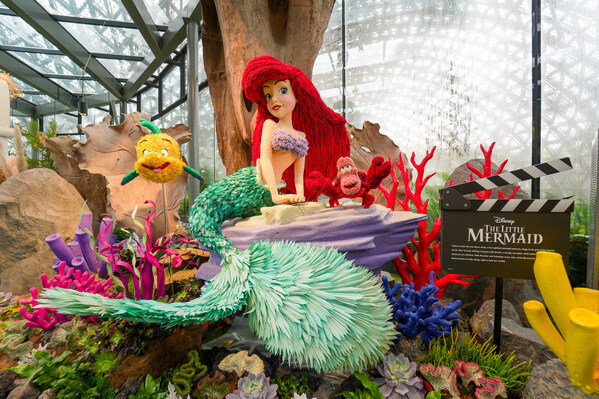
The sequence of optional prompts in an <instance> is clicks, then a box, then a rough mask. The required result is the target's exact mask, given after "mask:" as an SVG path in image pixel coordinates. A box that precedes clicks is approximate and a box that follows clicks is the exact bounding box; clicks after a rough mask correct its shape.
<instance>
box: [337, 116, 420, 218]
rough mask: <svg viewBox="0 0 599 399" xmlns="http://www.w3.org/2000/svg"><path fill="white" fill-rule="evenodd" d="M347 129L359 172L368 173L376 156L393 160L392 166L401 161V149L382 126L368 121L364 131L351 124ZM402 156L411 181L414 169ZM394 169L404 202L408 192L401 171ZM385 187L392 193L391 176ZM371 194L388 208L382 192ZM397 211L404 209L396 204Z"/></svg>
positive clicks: (398, 194)
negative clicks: (382, 131)
mask: <svg viewBox="0 0 599 399" xmlns="http://www.w3.org/2000/svg"><path fill="white" fill-rule="evenodd" d="M346 127H347V133H348V134H349V143H350V146H351V158H352V160H353V161H354V164H355V165H356V168H358V170H361V171H364V172H366V171H367V170H368V168H369V167H370V164H371V163H372V159H373V158H374V157H376V156H381V157H383V158H385V160H386V161H387V160H389V159H391V164H392V165H395V162H396V161H398V160H399V155H400V151H399V147H398V146H397V145H395V143H394V142H393V140H391V139H390V138H389V137H388V136H386V135H384V134H382V133H381V131H380V130H381V126H380V125H379V124H378V123H372V122H368V121H366V122H364V124H363V126H362V129H358V128H357V127H355V126H352V125H350V124H349V123H348V124H347V125H346ZM401 156H402V157H403V160H404V164H405V165H406V168H407V169H408V173H409V174H410V181H411V179H412V169H411V168H410V164H409V161H408V158H407V157H406V156H405V154H403V153H401ZM394 168H395V169H394V170H395V172H396V174H397V175H398V176H397V178H398V179H399V185H398V187H397V197H398V198H399V199H400V200H403V198H404V197H405V195H406V190H405V188H404V185H403V181H402V177H401V173H400V172H399V169H398V168H396V167H394ZM383 186H385V187H386V188H387V190H389V191H391V188H392V187H393V180H392V179H391V177H390V176H389V177H387V178H385V180H383ZM371 194H373V195H374V197H375V203H377V204H381V205H385V206H387V200H386V199H385V196H384V195H383V193H382V192H381V191H380V190H373V191H371ZM395 210H402V209H401V207H399V206H398V205H397V204H396V206H395Z"/></svg>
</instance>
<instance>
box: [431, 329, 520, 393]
mask: <svg viewBox="0 0 599 399" xmlns="http://www.w3.org/2000/svg"><path fill="white" fill-rule="evenodd" d="M514 359H515V357H514V354H513V353H511V354H509V355H507V356H506V355H504V354H502V353H496V347H495V345H493V344H491V342H490V339H489V340H487V341H486V342H484V343H482V344H481V343H479V342H477V341H476V337H475V336H472V335H467V336H465V337H464V338H460V337H459V335H458V331H457V329H452V330H451V334H450V336H449V337H445V336H441V337H439V338H437V339H435V340H433V341H432V342H431V343H430V345H429V350H428V354H427V355H426V356H425V357H424V359H423V363H432V364H433V365H434V366H436V367H437V366H446V367H449V368H453V367H454V364H455V361H456V360H461V361H464V362H473V363H476V364H478V365H479V366H480V368H481V370H482V371H483V372H484V373H485V376H486V377H488V378H495V377H497V378H499V379H501V380H502V381H503V382H504V384H505V387H506V389H507V390H508V391H519V390H521V389H522V388H524V386H525V385H526V378H527V377H528V376H529V375H530V362H528V363H526V362H523V363H518V364H515V363H514Z"/></svg>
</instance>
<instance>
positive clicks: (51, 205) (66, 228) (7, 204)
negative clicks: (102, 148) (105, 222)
mask: <svg viewBox="0 0 599 399" xmlns="http://www.w3.org/2000/svg"><path fill="white" fill-rule="evenodd" d="M83 203H84V202H83V198H81V195H79V193H78V192H77V190H76V189H75V187H73V186H72V185H71V184H69V183H68V182H67V181H66V180H65V179H63V178H62V177H60V176H58V174H56V172H54V171H52V170H50V169H29V170H26V171H24V172H21V173H19V174H18V175H16V176H13V177H11V178H9V179H8V180H6V181H5V182H4V183H2V184H1V185H0V237H2V248H1V250H0V291H11V292H14V293H15V294H25V293H27V292H28V291H29V288H31V287H38V288H41V281H40V275H41V274H42V273H48V274H49V275H54V274H55V273H54V271H53V270H52V258H53V257H54V254H53V253H52V251H50V248H48V245H47V244H46V242H45V238H46V236H48V235H50V234H54V233H58V234H60V235H61V236H62V238H63V239H64V240H65V241H71V240H72V239H73V238H74V237H75V230H76V228H77V221H78V213H79V212H80V211H81V209H82V208H83ZM87 211H88V212H89V210H87Z"/></svg>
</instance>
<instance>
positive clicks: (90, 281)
mask: <svg viewBox="0 0 599 399" xmlns="http://www.w3.org/2000/svg"><path fill="white" fill-rule="evenodd" d="M66 267H67V263H66V262H64V261H63V262H60V265H59V269H58V274H57V275H55V276H53V277H52V278H51V279H50V280H48V276H47V275H46V274H45V273H44V274H42V275H41V276H40V279H41V280H42V286H43V287H44V289H52V288H66V289H71V287H72V286H73V287H74V289H75V290H76V291H79V292H90V293H93V294H98V295H102V296H105V297H107V298H112V297H113V294H112V293H109V292H108V290H109V289H110V287H111V286H112V278H109V279H108V280H106V281H104V282H102V281H100V280H99V279H97V277H96V276H95V275H94V274H90V273H89V272H85V273H81V271H80V270H76V271H75V270H74V269H72V268H71V269H69V270H68V271H66V273H65V270H66ZM73 275H74V276H73ZM73 277H74V278H73ZM29 292H30V293H31V300H30V301H22V302H21V303H22V304H24V305H31V306H33V307H35V306H37V305H38V303H37V298H38V291H37V288H35V287H33V288H31V289H30V290H29ZM122 297H123V293H120V294H118V295H117V296H116V299H120V298H122ZM20 312H21V315H22V316H23V318H25V319H26V320H27V323H26V325H27V326H29V327H33V328H41V329H43V330H46V331H49V330H52V329H53V328H54V327H56V324H62V323H65V322H67V321H68V320H69V319H68V317H67V316H66V315H63V314H61V313H59V312H58V311H56V310H55V309H50V308H39V309H34V310H33V313H29V311H28V310H27V308H26V307H25V306H23V307H21V309H20Z"/></svg>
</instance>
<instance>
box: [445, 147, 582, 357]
mask: <svg viewBox="0 0 599 399" xmlns="http://www.w3.org/2000/svg"><path fill="white" fill-rule="evenodd" d="M570 169H572V163H571V161H570V159H569V158H563V159H558V160H554V161H549V162H544V163H540V164H537V165H533V166H529V167H526V168H523V169H518V170H514V171H512V172H504V173H501V174H499V175H495V176H490V177H486V178H483V179H479V180H474V181H471V182H467V183H463V184H459V185H456V186H451V187H445V188H443V189H441V190H440V193H441V202H440V204H441V265H442V267H443V269H444V270H445V271H446V272H448V273H457V274H470V275H476V276H492V277H496V280H495V325H494V334H493V343H494V344H495V345H496V346H497V348H498V349H499V346H500V344H501V308H502V301H503V278H504V277H509V278H522V279H534V271H533V265H534V261H535V256H536V253H537V252H538V251H550V252H558V253H559V254H561V255H562V257H563V259H564V263H565V264H567V262H568V250H569V240H570V212H572V211H573V210H574V201H573V200H541V199H535V200H533V199H467V198H465V197H464V195H466V194H472V193H475V192H478V191H484V190H488V189H492V188H498V187H501V186H505V185H508V184H515V183H518V182H521V181H525V180H529V179H533V178H538V177H543V176H548V175H551V174H555V173H560V172H563V171H567V170H570Z"/></svg>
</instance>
